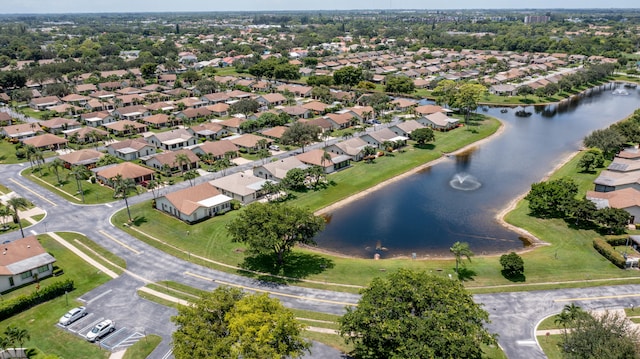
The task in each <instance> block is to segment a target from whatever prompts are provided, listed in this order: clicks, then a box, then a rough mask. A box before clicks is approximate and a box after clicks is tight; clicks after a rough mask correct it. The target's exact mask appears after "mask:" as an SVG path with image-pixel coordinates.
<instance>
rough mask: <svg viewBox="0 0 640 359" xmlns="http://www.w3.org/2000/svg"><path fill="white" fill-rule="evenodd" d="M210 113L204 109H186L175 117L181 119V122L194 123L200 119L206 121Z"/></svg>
mask: <svg viewBox="0 0 640 359" xmlns="http://www.w3.org/2000/svg"><path fill="white" fill-rule="evenodd" d="M211 114H212V113H211V111H210V110H209V109H208V108H206V107H199V108H188V109H185V110H183V111H180V112H178V114H176V117H177V118H179V119H181V120H182V121H183V122H185V123H186V122H195V121H197V120H201V119H207V118H209V117H211Z"/></svg>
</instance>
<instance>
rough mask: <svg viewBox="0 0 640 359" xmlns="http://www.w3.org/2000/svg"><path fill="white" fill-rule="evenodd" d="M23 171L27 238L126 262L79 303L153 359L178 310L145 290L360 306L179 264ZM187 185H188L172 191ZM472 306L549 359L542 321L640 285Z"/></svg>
mask: <svg viewBox="0 0 640 359" xmlns="http://www.w3.org/2000/svg"><path fill="white" fill-rule="evenodd" d="M25 168H26V166H24V165H2V166H0V183H2V184H3V185H5V186H6V187H8V188H10V189H12V190H14V191H15V192H17V193H18V194H19V195H20V196H23V197H25V198H27V199H28V200H30V201H31V202H33V203H34V204H35V205H37V206H39V207H41V208H43V209H44V210H45V211H46V212H47V216H46V218H45V219H44V220H43V221H41V222H39V223H38V224H36V225H33V226H31V227H27V228H25V234H38V233H45V232H48V231H75V232H79V233H83V234H84V235H86V236H87V237H89V238H91V239H92V240H94V241H95V242H97V243H98V244H100V245H101V246H103V247H104V248H106V249H107V250H109V251H111V252H112V253H114V254H116V255H118V256H120V257H122V258H124V259H125V260H126V261H127V273H126V274H124V275H122V276H120V277H119V278H117V279H114V280H111V281H109V282H108V283H106V284H104V285H102V286H100V287H98V288H96V289H94V290H93V291H91V292H89V293H86V294H84V295H83V296H82V297H81V298H80V299H82V300H84V301H85V303H86V305H87V307H88V310H89V311H90V312H93V313H95V315H98V316H102V317H105V318H111V319H114V320H115V321H116V323H117V325H118V326H119V327H126V328H128V329H130V330H132V331H133V332H139V333H140V332H141V333H144V334H150V333H153V334H157V335H160V336H161V337H162V338H163V341H162V343H161V345H160V346H159V347H158V348H157V349H156V350H155V351H154V352H153V353H152V354H151V356H150V357H149V358H154V359H155V358H158V359H160V358H167V357H170V348H171V332H172V331H173V330H174V327H173V324H172V323H171V322H170V317H171V316H172V315H175V310H174V309H172V308H168V307H165V306H162V305H159V304H156V303H152V302H149V301H146V300H144V299H142V298H140V297H139V296H138V295H137V289H138V288H140V287H141V286H144V285H145V284H146V283H148V282H157V281H162V280H172V281H177V282H182V283H185V284H186V285H189V286H193V287H196V288H200V289H205V290H211V289H214V288H216V287H217V286H219V285H221V284H232V285H236V286H241V287H243V288H245V289H247V290H256V291H268V292H270V293H271V295H273V296H274V297H277V298H279V299H280V300H281V301H282V302H283V304H284V305H285V306H287V307H290V308H298V309H307V310H314V311H318V312H324V313H332V314H342V313H344V308H345V306H347V305H352V304H355V303H357V301H358V299H359V296H358V295H355V294H349V293H341V292H333V291H326V290H318V289H310V288H302V287H296V286H289V285H277V284H272V283H265V282H261V281H259V280H256V279H252V278H247V277H242V276H237V275H233V274H228V273H224V272H220V271H215V270H212V269H208V268H204V267H201V266H198V265H195V264H193V263H190V262H186V261H183V260H181V259H178V258H175V257H173V256H170V255H168V254H166V253H164V252H162V251H159V250H157V249H156V248H154V247H151V246H149V245H147V244H146V243H143V242H140V241H138V240H137V239H135V238H133V237H131V236H130V235H128V234H126V233H124V232H122V231H120V230H119V229H117V228H115V227H114V226H113V225H111V223H110V221H109V220H110V216H111V215H112V214H113V213H115V212H116V211H118V210H120V209H122V208H124V203H123V201H121V200H120V201H117V202H113V203H109V204H104V205H90V206H83V205H76V204H71V203H69V202H67V201H66V200H64V199H62V198H60V197H58V196H57V195H55V194H53V193H51V192H49V191H48V190H46V189H44V188H42V187H39V186H35V185H33V183H31V182H30V181H28V180H26V179H24V178H22V177H21V176H20V175H19V172H20V171H21V170H23V169H25ZM203 180H206V179H203ZM186 185H188V184H184V183H183V184H178V185H176V186H174V187H178V188H181V186H186ZM150 198H151V194H150V193H145V194H143V195H139V196H135V197H132V198H131V199H130V204H133V203H137V202H140V201H143V200H148V199H150ZM19 237H20V233H19V231H18V232H12V233H8V234H4V235H2V236H0V240H2V241H4V240H7V239H16V238H19ZM123 244H124V245H123ZM474 298H475V300H476V301H477V302H479V303H482V304H483V305H484V308H485V309H486V310H487V311H488V312H489V313H490V319H491V321H492V323H490V324H489V325H488V328H489V330H490V331H491V332H494V333H497V334H498V335H499V338H498V341H499V344H500V345H501V347H502V348H503V349H504V351H505V353H506V354H507V356H508V357H509V358H511V359H517V358H527V359H530V358H544V357H545V356H544V354H543V353H542V351H541V349H540V348H539V347H538V346H537V344H536V342H535V335H534V334H535V333H534V328H535V326H536V325H537V323H538V322H539V321H541V320H542V319H544V318H545V317H546V316H548V315H552V314H555V313H558V312H559V311H560V310H562V307H563V306H564V305H565V304H570V303H572V302H573V303H575V304H577V305H580V306H582V307H583V308H585V309H604V308H618V307H623V306H630V305H631V304H633V305H635V306H636V307H640V285H623V286H613V285H612V286H602V287H594V288H584V289H566V290H551V291H538V292H516V293H496V294H483V295H476V296H475V297H474ZM340 357H341V354H340V353H339V352H338V351H336V350H335V349H332V348H330V347H327V346H325V345H322V344H320V343H314V346H313V348H312V354H310V355H308V356H307V358H322V359H325V358H327V359H329V358H340Z"/></svg>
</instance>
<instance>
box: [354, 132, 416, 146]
mask: <svg viewBox="0 0 640 359" xmlns="http://www.w3.org/2000/svg"><path fill="white" fill-rule="evenodd" d="M360 138H362V140H363V141H365V142H366V143H367V144H368V145H369V146H372V147H377V148H384V147H385V142H395V143H400V144H402V145H406V143H407V140H408V138H407V137H405V136H400V135H397V134H395V133H394V132H393V131H391V130H390V129H388V128H382V129H379V130H377V131H372V132H367V133H365V134H364V135H362V136H361V137H360Z"/></svg>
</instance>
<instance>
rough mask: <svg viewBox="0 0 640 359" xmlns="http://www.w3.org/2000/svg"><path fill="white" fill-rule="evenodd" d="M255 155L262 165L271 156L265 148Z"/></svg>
mask: <svg viewBox="0 0 640 359" xmlns="http://www.w3.org/2000/svg"><path fill="white" fill-rule="evenodd" d="M256 154H257V155H258V158H260V159H262V164H264V163H265V161H266V159H267V158H269V157H270V156H271V152H269V150H267V149H266V148H261V149H260V150H258V153H256Z"/></svg>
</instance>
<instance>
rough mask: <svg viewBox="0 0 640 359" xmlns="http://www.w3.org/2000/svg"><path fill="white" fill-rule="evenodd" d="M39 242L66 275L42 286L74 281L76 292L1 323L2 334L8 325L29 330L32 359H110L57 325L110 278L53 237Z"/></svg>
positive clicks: (26, 290) (11, 294) (76, 235)
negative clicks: (80, 299)
mask: <svg viewBox="0 0 640 359" xmlns="http://www.w3.org/2000/svg"><path fill="white" fill-rule="evenodd" d="M63 235H68V234H63ZM73 236H75V237H78V236H79V235H78V234H73ZM38 239H39V240H40V242H41V243H42V245H43V246H44V247H45V249H46V250H47V252H49V253H51V254H52V255H53V256H54V257H55V258H56V260H57V262H56V265H57V266H59V267H60V268H62V269H64V274H63V275H61V276H59V277H55V278H49V279H44V280H41V281H40V284H41V286H45V285H47V283H51V282H55V281H59V280H66V279H71V280H73V281H74V284H75V287H76V289H75V290H74V291H72V292H70V293H69V295H68V297H65V296H62V297H59V298H56V299H54V300H51V301H49V302H47V303H44V304H41V305H38V306H36V307H34V308H31V309H29V310H27V311H25V312H22V313H20V314H18V315H15V316H13V317H11V318H9V319H7V320H4V321H2V322H0V332H4V330H5V329H6V327H7V326H9V325H11V326H16V327H18V328H24V329H27V330H28V332H29V334H30V336H31V339H30V340H29V341H27V342H25V347H27V348H30V349H35V350H36V352H37V353H38V354H37V355H36V356H34V357H33V358H43V357H44V355H45V354H55V355H58V356H59V357H61V358H92V359H93V358H96V359H98V358H108V357H109V352H107V351H105V350H102V349H100V347H99V346H97V345H94V344H90V343H88V342H87V341H86V340H83V339H82V338H80V337H79V336H77V335H74V334H72V333H70V332H67V331H65V330H62V329H59V328H57V327H56V326H55V323H56V322H57V321H58V319H59V318H60V317H61V316H62V315H63V314H64V313H65V312H66V311H68V310H69V309H71V308H73V307H75V306H78V305H81V303H80V302H78V301H76V300H75V298H77V297H79V296H81V295H82V294H84V293H86V292H88V291H89V290H91V289H93V288H95V287H97V286H99V285H101V284H103V283H105V282H107V281H108V280H109V277H108V276H107V275H105V274H103V273H100V272H98V271H96V270H95V268H94V267H92V266H90V265H88V264H87V263H86V262H84V261H83V260H82V259H80V257H78V256H76V255H75V254H73V253H72V252H70V251H69V250H67V249H66V248H65V247H63V246H62V245H60V244H58V242H56V241H55V240H53V239H52V238H51V237H49V236H47V235H39V236H38ZM84 240H88V239H84ZM33 290H35V284H34V285H30V286H27V287H23V288H21V289H20V290H19V291H14V292H11V293H9V294H5V295H3V297H4V298H5V299H6V298H7V297H8V296H13V295H17V294H19V293H20V292H29V291H33ZM67 302H68V303H67Z"/></svg>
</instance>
